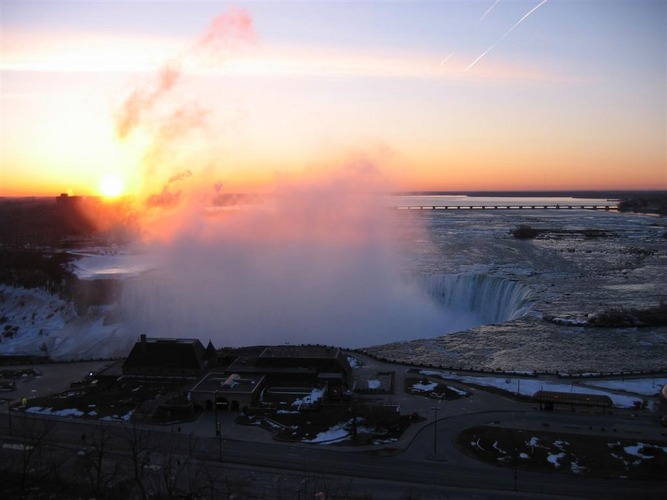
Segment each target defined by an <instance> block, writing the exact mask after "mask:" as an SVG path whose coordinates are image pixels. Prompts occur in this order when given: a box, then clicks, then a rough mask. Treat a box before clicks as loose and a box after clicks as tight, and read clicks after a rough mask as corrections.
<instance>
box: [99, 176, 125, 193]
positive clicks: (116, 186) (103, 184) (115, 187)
mask: <svg viewBox="0 0 667 500" xmlns="http://www.w3.org/2000/svg"><path fill="white" fill-rule="evenodd" d="M99 190H100V194H101V195H102V196H104V197H105V198H117V197H118V196H120V195H121V194H123V190H124V186H123V181H122V180H121V179H120V178H119V177H118V176H117V175H114V174H107V175H105V176H104V177H102V179H101V180H100V185H99Z"/></svg>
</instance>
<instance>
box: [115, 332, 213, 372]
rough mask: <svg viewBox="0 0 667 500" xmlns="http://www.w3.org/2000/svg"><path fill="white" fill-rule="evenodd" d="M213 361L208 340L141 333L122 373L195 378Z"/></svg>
mask: <svg viewBox="0 0 667 500" xmlns="http://www.w3.org/2000/svg"><path fill="white" fill-rule="evenodd" d="M215 362H216V352H215V348H214V347H213V344H212V343H211V342H209V345H208V347H207V348H204V346H203V345H202V343H201V342H200V341H199V340H198V339H172V338H147V337H146V335H141V337H140V338H139V341H137V343H136V344H134V347H133V348H132V351H130V355H129V356H128V357H127V359H126V360H125V362H124V363H123V368H122V373H123V376H126V377H127V376H132V377H150V378H198V377H201V376H202V375H203V374H204V373H205V372H206V371H207V370H208V369H210V368H211V367H212V366H213V365H214V364H215Z"/></svg>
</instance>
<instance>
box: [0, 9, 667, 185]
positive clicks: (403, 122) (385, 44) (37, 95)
mask: <svg viewBox="0 0 667 500" xmlns="http://www.w3.org/2000/svg"><path fill="white" fill-rule="evenodd" d="M1 1H2V7H1V8H2V13H1V14H2V17H1V23H2V46H1V60H0V69H1V71H2V73H1V88H0V113H1V118H0V119H1V122H0V123H1V129H0V134H1V141H2V142H1V144H0V155H1V157H0V162H1V163H0V169H1V172H0V196H23V195H56V194H58V193H61V192H69V193H71V194H80V195H92V194H99V193H100V189H102V187H101V183H102V179H106V181H105V182H106V187H104V188H103V189H106V190H107V191H108V192H109V194H117V193H118V192H121V191H122V192H124V193H141V192H144V193H146V192H148V191H150V189H151V188H149V187H148V186H149V185H151V184H152V183H155V184H160V185H163V184H164V183H165V182H167V183H168V182H170V181H171V179H172V178H174V176H179V175H183V174H184V173H187V175H188V176H192V177H193V178H201V179H206V180H207V181H211V183H213V182H216V183H220V184H219V186H222V189H224V190H226V191H230V192H241V191H252V190H258V191H261V190H262V189H266V188H267V186H270V185H271V184H272V183H273V182H275V181H276V180H277V179H280V178H282V177H284V176H300V175H305V176H313V175H317V173H318V172H321V171H324V170H327V169H331V168H335V167H337V166H341V165H349V164H363V165H373V167H374V168H377V169H379V170H380V171H381V172H382V174H383V175H384V176H385V177H386V178H387V179H388V181H390V182H391V184H390V185H391V186H392V187H393V188H395V189H404V190H445V191H456V190H461V191H463V190H503V189H515V190H519V189H530V190H558V189H612V188H613V189H667V90H666V89H667V7H666V6H667V2H665V0H655V1H641V0H627V1H592V0H582V1H572V0H548V1H541V0H530V1H528V0H499V1H496V0H489V1H481V0H480V1H463V0H459V1H446V0H443V1H437V0H434V1H429V2H418V1H417V2H412V1H410V2H408V1H397V2H373V1H345V2H342V1H337V2H334V1H328V2H316V1H313V2H268V1H267V2H235V3H234V4H231V3H228V2H215V1H209V2H201V3H193V2H183V1H181V2H176V1H165V0H162V1H159V2H153V1H150V0H142V1H141V2H133V1H117V2H110V1H104V2H103V1H95V0H79V1H70V2H67V1H58V0H54V1H50V0H49V1H46V0H43V1H39V2H31V1H25V0H20V1H11V0H1ZM119 183H120V185H122V188H121V187H119ZM112 188H113V192H112ZM153 189H154V188H153Z"/></svg>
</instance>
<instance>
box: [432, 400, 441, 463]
mask: <svg viewBox="0 0 667 500" xmlns="http://www.w3.org/2000/svg"><path fill="white" fill-rule="evenodd" d="M431 410H433V411H434V412H435V422H434V423H433V457H434V458H435V457H437V456H438V411H439V410H440V408H439V407H438V406H431Z"/></svg>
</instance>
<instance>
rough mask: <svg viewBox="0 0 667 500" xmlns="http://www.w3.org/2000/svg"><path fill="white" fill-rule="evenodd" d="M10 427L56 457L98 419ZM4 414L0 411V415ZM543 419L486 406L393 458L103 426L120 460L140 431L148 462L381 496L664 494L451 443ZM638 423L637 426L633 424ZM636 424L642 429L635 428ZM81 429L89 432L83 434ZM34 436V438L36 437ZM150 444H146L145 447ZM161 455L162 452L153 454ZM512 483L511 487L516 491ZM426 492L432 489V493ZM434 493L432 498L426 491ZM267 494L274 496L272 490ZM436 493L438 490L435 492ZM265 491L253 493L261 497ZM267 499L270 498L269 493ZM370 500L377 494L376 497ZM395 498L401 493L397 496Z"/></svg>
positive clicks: (5, 432)
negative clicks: (512, 464)
mask: <svg viewBox="0 0 667 500" xmlns="http://www.w3.org/2000/svg"><path fill="white" fill-rule="evenodd" d="M12 413H13V415H12V422H11V423H12V428H11V429H10V428H9V423H10V422H9V419H5V418H1V419H0V439H2V442H3V444H5V443H13V444H16V445H19V444H21V443H22V442H26V441H25V438H24V435H25V432H24V431H22V430H21V429H26V428H30V427H31V426H34V425H37V422H40V423H43V422H48V426H49V429H48V432H47V433H46V435H45V438H44V441H43V442H42V443H40V445H42V446H43V447H44V449H47V448H48V450H50V451H49V452H50V453H51V454H53V455H58V454H60V455H61V459H62V460H64V457H68V456H69V457H72V456H74V455H76V454H77V453H78V452H79V451H80V450H81V449H85V448H86V446H90V444H91V439H93V438H92V436H94V435H95V433H96V432H99V429H100V424H99V423H88V422H84V421H78V420H71V419H65V418H53V417H51V418H44V417H39V416H26V415H21V416H18V415H16V414H15V412H12ZM3 417H4V416H3ZM548 418H549V422H550V425H551V427H552V428H555V429H558V428H566V427H572V426H585V427H586V428H589V427H593V428H596V427H601V425H608V424H609V420H608V419H606V418H600V417H598V416H592V417H586V416H580V415H570V414H567V413H564V414H550V415H549V416H548ZM544 420H545V415H544V414H543V413H540V412H533V411H523V412H508V411H486V412H476V413H469V414H461V415H453V416H449V417H445V418H442V419H440V420H439V421H438V443H437V450H438V455H437V457H434V456H433V423H431V424H429V425H427V426H425V427H423V428H422V429H421V431H420V432H419V433H417V434H416V435H415V436H414V437H413V439H412V441H411V443H410V444H409V446H407V447H406V449H405V450H404V451H403V452H402V453H400V454H398V455H397V456H378V455H377V454H368V453H367V452H366V451H364V452H353V451H350V449H340V448H338V449H337V448H334V447H326V446H312V445H286V444H277V443H267V442H254V441H245V440H240V439H230V438H229V437H226V438H225V439H222V440H219V439H217V438H215V437H205V436H201V435H194V434H183V433H178V432H174V429H173V428H156V427H155V426H150V427H136V426H127V425H126V426H124V427H119V426H118V425H109V424H105V427H106V428H109V429H115V431H116V432H120V433H121V434H123V435H124V436H125V438H124V440H123V439H116V440H115V441H114V442H113V443H110V444H109V446H108V448H107V450H106V453H107V454H108V456H113V457H115V458H116V459H117V460H118V461H119V462H121V461H125V462H127V461H128V451H127V449H128V448H127V440H128V436H129V435H130V433H131V432H135V433H136V432H139V433H140V435H141V439H142V440H143V442H145V443H148V442H150V443H151V444H150V452H151V453H152V455H153V462H155V463H157V465H159V463H160V460H162V462H164V461H165V460H166V459H165V457H167V456H169V454H171V455H174V456H176V455H177V456H183V457H185V456H189V457H190V459H191V460H195V461H197V463H200V464H201V463H203V464H209V466H210V467H219V466H220V465H223V466H224V467H225V468H227V469H228V468H229V467H230V466H232V465H233V467H234V468H235V469H239V470H247V471H253V472H255V473H262V471H263V472H264V473H265V474H269V475H273V476H275V474H277V473H278V474H284V475H285V476H288V477H292V478H294V479H295V484H298V481H296V479H297V478H299V477H301V478H303V477H306V476H308V477H311V478H313V477H315V478H324V477H329V478H338V480H342V478H348V479H349V481H354V484H355V488H357V489H364V491H374V492H378V491H384V494H383V495H382V496H381V497H377V498H394V497H392V496H390V494H391V493H392V492H393V493H394V494H398V492H401V493H400V495H404V494H405V493H404V492H406V491H416V492H421V493H420V494H421V495H422V496H421V497H420V498H442V497H443V496H444V497H453V498H467V497H469V496H471V495H477V496H478V497H481V498H517V497H521V496H525V497H526V498H536V497H539V496H542V495H544V496H545V497H547V496H553V497H567V498H576V497H581V498H605V499H608V498H630V497H632V496H636V495H639V494H641V496H642V497H643V498H644V499H650V498H662V495H661V493H664V491H663V490H664V482H662V481H636V480H632V481H628V480H622V479H602V478H591V477H581V476H575V475H570V474H562V473H538V472H526V471H518V472H516V475H515V471H514V470H512V469H511V468H504V467H495V466H491V465H487V464H484V463H481V462H478V461H475V460H473V459H471V458H469V457H467V456H465V455H462V454H461V453H460V452H459V451H458V450H457V449H456V448H455V446H454V439H455V437H456V435H457V434H458V433H459V432H460V430H463V429H464V428H466V427H470V426H473V425H482V424H491V423H494V422H498V423H502V424H505V423H508V424H511V423H514V424H515V425H520V426H522V427H525V428H532V427H535V428H538V426H541V425H542V423H543V422H544ZM643 427H646V428H647V429H649V428H650V423H648V422H642V421H639V422H631V421H628V422H627V428H626V429H625V431H624V432H640V431H641V429H642V428H643ZM633 429H635V430H633ZM636 429H639V430H636ZM84 435H85V436H86V438H84ZM33 441H34V440H33ZM146 449H148V447H147V448H146ZM20 454H21V451H20V447H14V448H7V447H5V448H3V449H2V456H3V457H4V458H5V459H7V457H11V456H12V455H16V456H17V457H18V456H20ZM156 457H161V458H156ZM515 488H516V490H517V491H516V492H515ZM429 492H430V493H429ZM428 494H431V495H432V496H424V495H428ZM269 495H271V494H269ZM436 495H437V496H436ZM261 497H262V495H260V496H258V497H257V498H261ZM267 498H268V497H267ZM374 498H375V497H374ZM395 498H405V496H396V497H395Z"/></svg>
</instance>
